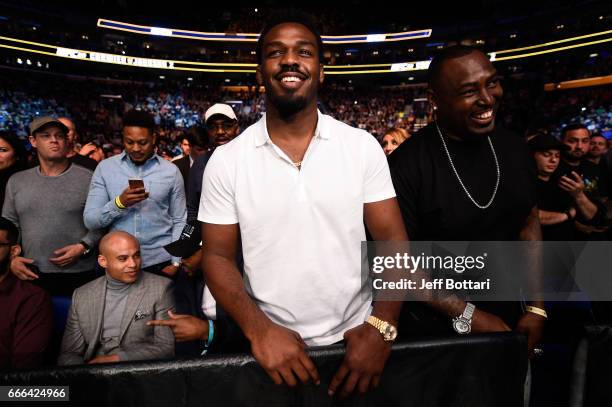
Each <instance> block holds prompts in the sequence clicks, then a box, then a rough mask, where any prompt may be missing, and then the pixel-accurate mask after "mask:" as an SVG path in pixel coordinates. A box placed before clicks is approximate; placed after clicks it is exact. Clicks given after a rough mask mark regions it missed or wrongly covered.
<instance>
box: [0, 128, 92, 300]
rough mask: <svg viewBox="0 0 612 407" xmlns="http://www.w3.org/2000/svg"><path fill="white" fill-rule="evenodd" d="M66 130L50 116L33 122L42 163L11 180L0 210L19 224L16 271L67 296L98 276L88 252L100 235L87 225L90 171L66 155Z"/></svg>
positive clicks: (33, 141) (32, 134) (32, 138)
mask: <svg viewBox="0 0 612 407" xmlns="http://www.w3.org/2000/svg"><path fill="white" fill-rule="evenodd" d="M67 132H68V129H67V128H66V126H65V125H64V124H63V123H61V122H60V121H58V120H56V119H54V118H52V117H48V116H43V117H37V118H35V119H34V120H33V121H32V123H31V124H30V143H31V144H32V146H33V147H34V148H36V150H37V152H38V160H39V163H40V165H39V166H38V167H35V168H32V169H29V170H26V171H22V172H19V173H16V174H15V175H14V176H13V177H11V178H10V179H9V181H8V183H7V186H6V193H5V199H4V207H3V210H2V216H4V217H5V218H7V219H9V220H10V221H12V222H13V223H15V225H17V226H18V227H19V232H20V237H21V245H22V247H23V253H22V255H21V256H16V257H14V258H13V259H12V260H11V266H10V267H11V271H12V272H13V274H15V276H17V277H18V278H19V279H21V280H35V281H36V284H37V285H39V286H41V287H42V288H44V289H46V290H47V291H49V292H50V294H51V295H64V296H70V295H72V292H73V291H74V289H75V288H77V287H79V286H81V285H83V284H85V283H86V282H88V281H90V280H92V279H93V278H94V277H95V275H94V271H93V270H94V268H95V263H94V262H95V258H94V256H91V255H90V252H91V250H92V249H93V248H95V246H96V244H97V243H98V240H99V239H100V237H101V232H100V231H90V230H88V229H87V228H86V227H85V224H84V223H83V209H84V208H85V201H86V200H87V193H88V190H89V183H90V180H91V176H92V172H91V171H89V170H88V169H86V168H83V167H80V166H77V165H72V164H71V162H70V159H68V158H67V157H66V152H67V150H68V143H67V141H66V135H67Z"/></svg>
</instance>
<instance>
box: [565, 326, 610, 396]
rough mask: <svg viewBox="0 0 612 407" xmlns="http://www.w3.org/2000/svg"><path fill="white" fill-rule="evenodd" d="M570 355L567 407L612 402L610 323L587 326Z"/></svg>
mask: <svg viewBox="0 0 612 407" xmlns="http://www.w3.org/2000/svg"><path fill="white" fill-rule="evenodd" d="M585 331H586V332H585V336H584V338H583V339H582V341H581V342H580V345H578V349H577V350H576V355H575V358H574V374H573V378H572V385H571V392H570V403H569V405H570V407H591V406H593V407H595V406H597V407H599V406H610V405H612V326H609V325H597V326H587V327H586V328H585Z"/></svg>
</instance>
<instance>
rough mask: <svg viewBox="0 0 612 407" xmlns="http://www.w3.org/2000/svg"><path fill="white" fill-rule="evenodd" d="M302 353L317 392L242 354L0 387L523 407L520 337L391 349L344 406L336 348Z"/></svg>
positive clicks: (141, 398)
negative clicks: (275, 377) (377, 378)
mask: <svg viewBox="0 0 612 407" xmlns="http://www.w3.org/2000/svg"><path fill="white" fill-rule="evenodd" d="M309 353H310V356H311V357H312V359H313V361H314V362H315V364H316V366H317V369H318V371H319V375H320V376H321V385H320V386H315V385H302V386H299V387H297V388H295V389H290V388H288V387H285V386H276V385H274V384H273V383H272V381H271V380H270V379H269V378H268V376H267V375H266V373H265V372H264V371H263V370H262V369H261V367H259V365H258V364H257V363H256V362H255V361H254V360H253V358H252V357H250V356H247V355H236V356H215V357H206V358H202V359H189V360H174V361H165V362H140V363H123V364H112V365H96V366H93V365H92V366H76V367H57V368H49V369H41V370H30V371H13V372H8V373H3V374H0V385H3V386H17V385H31V386H33V385H39V386H42V385H45V386H53V385H56V386H59V385H63V386H69V387H70V389H69V390H70V402H60V403H58V404H57V405H60V406H88V407H89V406H112V407H116V406H121V407H123V406H164V407H170V406H173V407H174V406H181V407H182V406H194V407H195V406H197V407H206V406H223V407H229V406H265V407H272V406H317V407H319V406H332V405H356V406H385V407H387V406H419V407H428V406H440V407H452V406H465V407H477V406H487V407H489V406H495V407H503V406H513V407H519V406H522V405H523V391H524V380H525V374H526V370H527V350H526V343H525V337H524V336H522V335H517V334H514V333H504V334H490V335H472V336H466V337H461V338H448V339H431V340H419V341H415V342H406V343H399V344H396V345H394V347H393V352H392V353H391V356H390V358H389V361H388V363H387V366H386V368H385V371H384V373H383V376H382V380H381V383H380V386H379V387H378V388H377V389H375V390H373V391H371V392H369V393H368V394H366V395H365V396H357V395H354V396H351V397H349V398H348V399H346V400H339V399H337V398H330V397H329V396H328V395H327V386H328V384H329V382H330V380H331V378H332V377H333V375H334V373H335V372H336V369H337V368H338V366H339V365H340V363H341V361H342V357H343V355H344V348H343V347H342V346H340V345H335V346H331V347H324V348H316V349H312V350H311V351H310V352H309ZM0 404H1V403H0ZM15 405H18V404H17V403H15ZM19 405H22V404H19ZM37 405H41V404H37ZM42 405H49V404H48V403H43V404H42Z"/></svg>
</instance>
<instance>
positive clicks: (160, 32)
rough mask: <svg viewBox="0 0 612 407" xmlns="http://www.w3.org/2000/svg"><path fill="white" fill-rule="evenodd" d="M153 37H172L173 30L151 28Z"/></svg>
mask: <svg viewBox="0 0 612 407" xmlns="http://www.w3.org/2000/svg"><path fill="white" fill-rule="evenodd" d="M151 34H152V35H161V36H162V37H172V30H169V29H167V28H161V27H151Z"/></svg>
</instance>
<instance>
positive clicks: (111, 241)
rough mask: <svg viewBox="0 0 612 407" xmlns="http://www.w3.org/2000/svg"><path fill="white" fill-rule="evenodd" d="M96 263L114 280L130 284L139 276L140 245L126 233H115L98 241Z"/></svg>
mask: <svg viewBox="0 0 612 407" xmlns="http://www.w3.org/2000/svg"><path fill="white" fill-rule="evenodd" d="M98 263H100V266H102V267H103V268H105V269H106V273H107V274H108V275H109V276H110V277H112V278H113V279H115V280H118V281H122V282H124V283H127V284H131V283H133V282H135V281H136V280H137V279H138V275H139V274H140V265H141V260H140V244H139V243H138V240H137V239H136V238H135V237H134V236H132V235H130V234H129V233H127V232H123V231H115V232H111V233H109V234H107V235H106V236H104V237H103V238H102V240H101V241H100V255H99V256H98Z"/></svg>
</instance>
